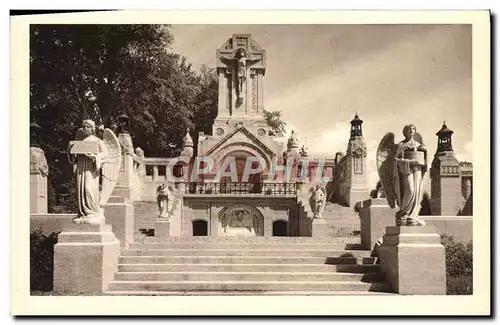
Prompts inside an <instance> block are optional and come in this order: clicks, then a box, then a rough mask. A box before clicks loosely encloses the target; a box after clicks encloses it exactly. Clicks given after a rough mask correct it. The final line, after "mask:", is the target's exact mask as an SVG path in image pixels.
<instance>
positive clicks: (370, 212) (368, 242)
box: [360, 198, 396, 250]
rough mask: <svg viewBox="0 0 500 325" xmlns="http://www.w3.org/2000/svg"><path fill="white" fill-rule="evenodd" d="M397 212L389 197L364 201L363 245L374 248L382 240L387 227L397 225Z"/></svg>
mask: <svg viewBox="0 0 500 325" xmlns="http://www.w3.org/2000/svg"><path fill="white" fill-rule="evenodd" d="M394 215H395V212H394V211H393V209H391V207H390V206H389V204H387V199H385V198H380V199H369V200H365V201H363V207H362V208H361V212H360V216H361V245H362V246H363V248H364V249H370V250H372V249H373V248H374V245H375V243H376V242H377V241H378V240H382V236H383V235H384V233H385V229H386V227H389V226H395V225H396V221H395V217H394Z"/></svg>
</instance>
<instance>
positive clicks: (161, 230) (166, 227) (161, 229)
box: [155, 218, 170, 238]
mask: <svg viewBox="0 0 500 325" xmlns="http://www.w3.org/2000/svg"><path fill="white" fill-rule="evenodd" d="M155 237H158V238H166V237H170V218H157V219H156V220H155Z"/></svg>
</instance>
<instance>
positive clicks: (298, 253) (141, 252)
mask: <svg viewBox="0 0 500 325" xmlns="http://www.w3.org/2000/svg"><path fill="white" fill-rule="evenodd" d="M122 256H224V257H229V256H244V257H249V256H273V257H275V256H278V257H285V256H292V257H329V256H337V257H340V256H343V257H356V258H361V257H370V251H361V250H358V251H355V250H352V251H346V250H331V249H321V250H320V249H316V250H311V249H274V248H263V249H251V250H249V249H232V248H229V249H221V248H217V249H190V248H187V249H178V248H170V249H128V250H126V251H124V252H123V253H122Z"/></svg>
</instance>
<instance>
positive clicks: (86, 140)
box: [68, 120, 121, 224]
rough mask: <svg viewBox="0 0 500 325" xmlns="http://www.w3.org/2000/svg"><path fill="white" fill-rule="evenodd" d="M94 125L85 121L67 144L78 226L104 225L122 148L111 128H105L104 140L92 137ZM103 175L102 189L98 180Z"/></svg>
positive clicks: (92, 122) (90, 121) (75, 219)
mask: <svg viewBox="0 0 500 325" xmlns="http://www.w3.org/2000/svg"><path fill="white" fill-rule="evenodd" d="M95 128H96V127H95V123H94V121H92V120H84V121H83V124H82V127H81V128H80V129H78V131H77V133H76V137H75V141H70V143H69V148H68V160H69V162H70V163H71V164H72V165H73V170H74V172H75V176H76V195H77V201H78V214H77V216H76V217H75V218H74V219H73V222H74V223H77V224H101V223H104V211H103V209H102V208H101V206H102V205H104V204H106V203H107V201H108V199H109V196H110V195H111V192H112V191H113V189H114V187H115V184H116V180H117V178H118V173H119V171H120V164H121V148H120V143H119V142H118V138H117V137H116V135H115V134H114V133H113V131H111V129H108V128H106V129H104V132H103V140H101V139H100V138H98V137H97V136H96V135H95ZM101 176H102V189H101V190H100V188H99V187H100V186H99V185H100V182H99V180H100V178H101Z"/></svg>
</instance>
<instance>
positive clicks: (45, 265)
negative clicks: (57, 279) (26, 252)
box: [30, 230, 58, 291]
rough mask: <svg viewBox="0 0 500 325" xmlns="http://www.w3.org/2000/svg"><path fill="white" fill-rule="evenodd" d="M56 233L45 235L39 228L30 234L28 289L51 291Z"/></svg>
mask: <svg viewBox="0 0 500 325" xmlns="http://www.w3.org/2000/svg"><path fill="white" fill-rule="evenodd" d="M57 236H58V233H51V234H50V235H48V236H47V235H45V234H43V232H42V231H41V230H35V231H33V232H32V233H31V234H30V289H31V290H32V291H34V290H37V291H51V290H52V289H53V281H54V280H53V277H54V275H53V274H54V245H55V244H57Z"/></svg>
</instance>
